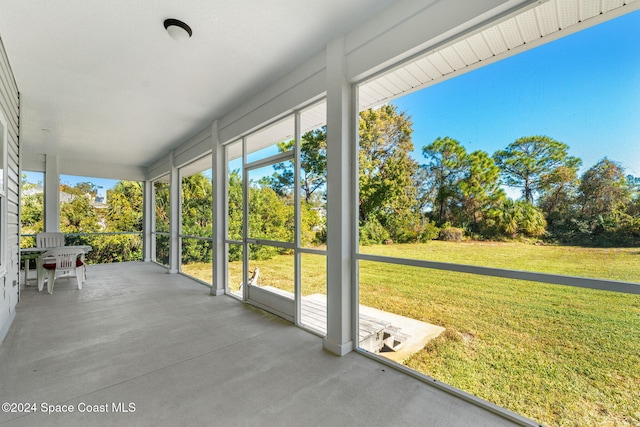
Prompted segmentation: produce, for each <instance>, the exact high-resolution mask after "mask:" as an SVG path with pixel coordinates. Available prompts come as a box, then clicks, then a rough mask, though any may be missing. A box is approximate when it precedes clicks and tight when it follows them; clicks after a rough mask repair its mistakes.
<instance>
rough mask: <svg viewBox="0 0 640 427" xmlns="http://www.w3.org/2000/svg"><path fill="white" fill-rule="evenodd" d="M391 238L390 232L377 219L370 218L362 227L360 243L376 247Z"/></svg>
mask: <svg viewBox="0 0 640 427" xmlns="http://www.w3.org/2000/svg"><path fill="white" fill-rule="evenodd" d="M389 238H390V236H389V232H388V231H387V230H386V229H385V228H384V227H383V226H382V224H380V221H378V219H377V218H375V217H373V218H369V219H367V221H365V222H364V224H362V225H361V226H360V243H361V244H363V245H374V244H379V243H382V242H384V241H386V240H388V239H389Z"/></svg>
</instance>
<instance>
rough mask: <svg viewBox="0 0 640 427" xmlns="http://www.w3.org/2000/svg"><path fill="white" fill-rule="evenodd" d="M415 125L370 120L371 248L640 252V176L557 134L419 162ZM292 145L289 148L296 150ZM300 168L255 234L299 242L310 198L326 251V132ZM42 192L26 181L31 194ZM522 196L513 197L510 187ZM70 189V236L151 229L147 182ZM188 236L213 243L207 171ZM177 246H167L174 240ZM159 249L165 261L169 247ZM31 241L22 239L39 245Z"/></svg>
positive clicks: (25, 207)
mask: <svg viewBox="0 0 640 427" xmlns="http://www.w3.org/2000/svg"><path fill="white" fill-rule="evenodd" d="M412 133H413V129H412V122H411V119H410V117H409V116H408V114H407V113H406V112H403V111H399V110H398V108H397V107H396V106H394V105H392V104H389V105H385V106H382V107H380V108H378V109H368V110H364V111H362V112H361V113H360V116H359V150H358V180H359V189H358V206H357V214H358V220H359V226H360V241H361V243H362V244H378V243H408V242H426V241H429V240H433V239H443V240H460V239H462V238H470V239H477V240H508V239H533V240H544V241H549V242H557V243H562V244H572V245H592V246H637V245H638V244H640V178H637V177H633V176H630V175H626V174H625V169H624V167H623V166H622V165H621V164H620V163H618V162H616V161H613V160H610V159H608V158H604V159H601V160H600V161H598V162H597V163H596V164H595V165H593V166H591V167H590V168H588V169H587V170H586V171H585V172H584V173H582V174H580V175H579V173H578V172H579V169H580V167H581V166H582V161H581V160H580V159H579V158H577V157H574V156H571V155H569V146H568V145H567V144H565V143H563V142H560V141H556V140H554V139H553V138H551V137H548V136H541V135H533V136H526V137H522V138H519V139H517V140H516V141H514V142H512V143H510V144H508V145H507V146H506V147H505V148H504V149H502V150H498V151H497V152H495V153H493V154H489V153H487V152H486V151H483V150H475V151H471V152H469V151H467V150H466V149H465V147H464V146H463V145H462V144H461V143H460V142H459V141H457V140H456V139H454V138H452V137H450V136H444V137H440V138H437V139H435V140H434V141H433V142H431V143H430V144H428V145H425V146H423V148H422V150H421V154H422V159H421V161H417V160H415V159H414V158H413V157H412V156H411V153H412V152H413V150H414V144H413V141H412ZM293 143H294V142H293V141H282V142H280V143H279V144H278V147H279V149H280V151H290V150H292V149H293ZM293 168H294V165H293V162H291V161H288V162H284V163H279V164H278V165H275V166H274V170H273V174H272V175H271V176H267V177H262V178H260V179H259V180H257V181H255V182H251V183H250V185H249V189H248V197H249V217H248V226H249V230H248V235H249V237H251V238H256V239H266V240H276V241H286V242H293V238H294V234H293V230H294V206H293V200H294V198H293V194H294V191H298V192H299V193H300V195H301V197H300V198H301V227H300V233H301V240H302V244H303V245H304V246H312V245H322V244H325V243H326V218H325V212H326V176H327V157H326V128H324V127H323V128H319V129H315V130H313V131H310V132H307V133H305V134H304V135H303V137H302V139H301V152H300V182H298V183H297V184H296V183H295V182H294V180H295V178H294V170H293ZM32 185H33V184H29V183H26V181H25V180H23V192H24V191H25V190H28V189H29V187H30V186H32ZM227 186H228V212H227V218H228V224H227V226H228V238H230V239H235V240H241V239H242V226H243V221H242V218H243V203H242V200H243V199H242V197H243V194H242V178H241V173H240V171H230V173H229V176H228V183H227ZM505 186H508V187H511V188H517V189H519V190H520V192H521V197H519V198H517V199H515V200H514V199H512V198H510V197H508V196H507V194H506V193H505V191H504V187H505ZM60 189H61V191H63V192H66V193H68V194H71V195H72V196H73V197H72V199H71V200H70V201H68V202H66V203H61V206H60V229H61V231H62V232H65V233H91V232H103V231H109V232H111V231H115V232H119V231H123V232H131V231H133V232H140V231H142V200H143V197H142V184H141V183H137V182H129V181H120V182H118V183H117V184H116V186H115V187H114V189H112V190H109V191H108V193H107V206H106V207H105V208H104V209H95V208H94V207H93V206H92V205H91V203H90V201H91V198H92V197H95V195H96V194H97V188H96V187H95V186H94V185H93V184H92V183H89V182H83V183H79V184H76V185H75V186H74V187H71V186H68V185H65V184H62V185H61V187H60ZM182 192H183V194H182V201H183V205H182V234H183V235H190V236H201V237H210V236H211V227H212V221H213V212H212V187H211V180H210V179H209V178H208V177H206V176H205V175H204V174H202V173H199V174H195V175H192V176H190V177H185V178H183V182H182ZM42 215H43V194H42V193H34V194H30V195H27V196H24V195H23V197H22V225H23V234H28V233H36V232H39V231H42V225H43V218H42ZM168 227H169V188H168V185H165V186H164V187H162V188H160V187H159V190H158V189H157V191H156V231H160V232H162V231H168ZM68 240H69V241H68V242H67V244H89V245H91V246H93V247H94V251H93V252H92V253H91V254H90V259H93V260H94V262H115V261H126V260H130V259H141V256H142V243H141V240H140V238H139V237H138V236H126V235H95V236H69V237H68ZM165 240H166V239H165ZM163 242H164V241H163V240H162V239H160V240H159V243H158V252H159V253H160V257H162V254H163V253H165V252H166V254H165V255H167V254H168V246H167V245H168V240H167V241H166V242H164V243H163ZM30 244H32V242H26V241H25V242H23V245H26V246H28V245H30ZM182 250H183V253H182V256H183V262H196V261H206V262H208V261H210V259H211V255H212V247H211V244H210V242H208V241H206V240H197V239H184V242H183V248H182ZM241 250H242V249H241V246H240V245H231V246H230V250H229V257H230V260H232V261H233V260H239V259H241ZM249 250H250V253H249V257H250V258H251V259H264V258H269V257H271V256H273V255H275V254H276V253H282V252H286V250H283V249H279V248H274V247H269V246H266V245H250V248H249Z"/></svg>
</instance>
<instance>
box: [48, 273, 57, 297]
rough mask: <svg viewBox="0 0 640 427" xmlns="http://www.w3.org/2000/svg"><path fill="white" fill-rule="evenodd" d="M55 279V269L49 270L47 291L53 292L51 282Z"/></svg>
mask: <svg viewBox="0 0 640 427" xmlns="http://www.w3.org/2000/svg"><path fill="white" fill-rule="evenodd" d="M55 281H56V271H55V270H49V276H48V277H47V292H49V293H50V294H52V293H53V282H55Z"/></svg>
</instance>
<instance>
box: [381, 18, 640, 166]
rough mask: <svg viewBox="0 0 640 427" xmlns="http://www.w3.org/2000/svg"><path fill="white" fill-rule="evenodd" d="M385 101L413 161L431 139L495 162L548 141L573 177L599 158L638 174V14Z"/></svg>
mask: <svg viewBox="0 0 640 427" xmlns="http://www.w3.org/2000/svg"><path fill="white" fill-rule="evenodd" d="M392 103H393V104H395V105H397V106H398V107H399V108H400V109H401V110H404V111H407V112H408V113H409V114H410V115H411V117H412V121H413V129H414V133H413V142H414V145H415V146H416V150H415V152H414V157H415V158H416V160H418V161H420V162H424V160H425V159H424V158H423V157H422V153H421V147H422V146H423V145H428V144H429V143H431V142H433V140H434V139H436V138H437V137H444V136H450V137H452V138H454V139H456V140H458V141H460V142H461V143H462V144H463V145H464V146H465V148H466V149H467V150H468V151H474V150H477V149H482V150H484V151H487V152H488V153H489V154H493V153H494V152H495V151H496V150H498V149H501V148H504V147H506V146H507V145H508V144H510V143H511V142H513V141H515V140H516V139H518V138H520V137H523V136H529V135H546V136H549V137H551V138H553V139H556V140H558V141H561V142H564V143H565V144H567V145H569V147H570V149H569V153H570V154H571V155H573V156H577V157H580V158H581V159H582V161H583V167H582V169H581V172H583V171H585V170H586V169H587V168H589V167H591V166H592V165H593V164H595V163H596V162H597V161H598V160H600V159H602V158H603V157H605V156H606V157H608V158H609V159H611V160H615V161H619V162H621V163H622V164H623V166H625V167H626V168H627V173H631V174H633V175H637V176H640V11H636V12H633V13H630V14H627V15H625V16H622V17H620V18H617V19H614V20H611V21H608V22H605V23H603V24H600V25H597V26H594V27H591V28H588V29H586V30H583V31H580V32H578V33H574V34H572V35H570V36H567V37H564V38H562V39H559V40H557V41H555V42H552V43H548V44H545V45H542V46H540V47H537V48H534V49H531V50H528V51H526V52H524V53H522V54H519V55H515V56H512V57H510V58H507V59H504V60H502V61H499V62H496V63H494V64H492V65H489V66H486V67H483V68H480V69H478V70H476V71H472V72H470V73H467V74H463V75H461V76H459V77H455V78H453V79H450V80H447V81H445V82H442V83H440V84H437V85H434V86H431V87H428V88H426V89H423V90H421V91H418V92H415V93H413V94H410V95H407V96H405V97H402V98H399V99H397V100H394V101H393V102H392Z"/></svg>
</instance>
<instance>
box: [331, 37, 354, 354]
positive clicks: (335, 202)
mask: <svg viewBox="0 0 640 427" xmlns="http://www.w3.org/2000/svg"><path fill="white" fill-rule="evenodd" d="M352 111H354V108H353V101H352V96H351V87H350V85H349V84H348V82H347V80H346V78H345V62H344V37H339V38H337V39H335V40H333V41H331V42H330V43H329V44H328V45H327V336H326V338H325V339H324V348H325V349H327V350H328V351H330V352H332V353H335V354H337V355H340V356H342V355H344V354H346V353H348V352H350V351H351V350H353V348H354V342H353V336H352V333H353V321H352V317H353V316H352V312H353V309H352V301H353V299H354V284H353V278H352V277H353V269H352V265H353V264H352V257H353V241H354V237H353V233H354V232H355V231H354V227H353V223H354V222H353V219H352V203H353V199H354V182H353V181H354V180H353V166H352V164H353V155H352V152H353V144H354V138H352V137H351V135H352V127H353V125H352V116H353V113H352Z"/></svg>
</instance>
